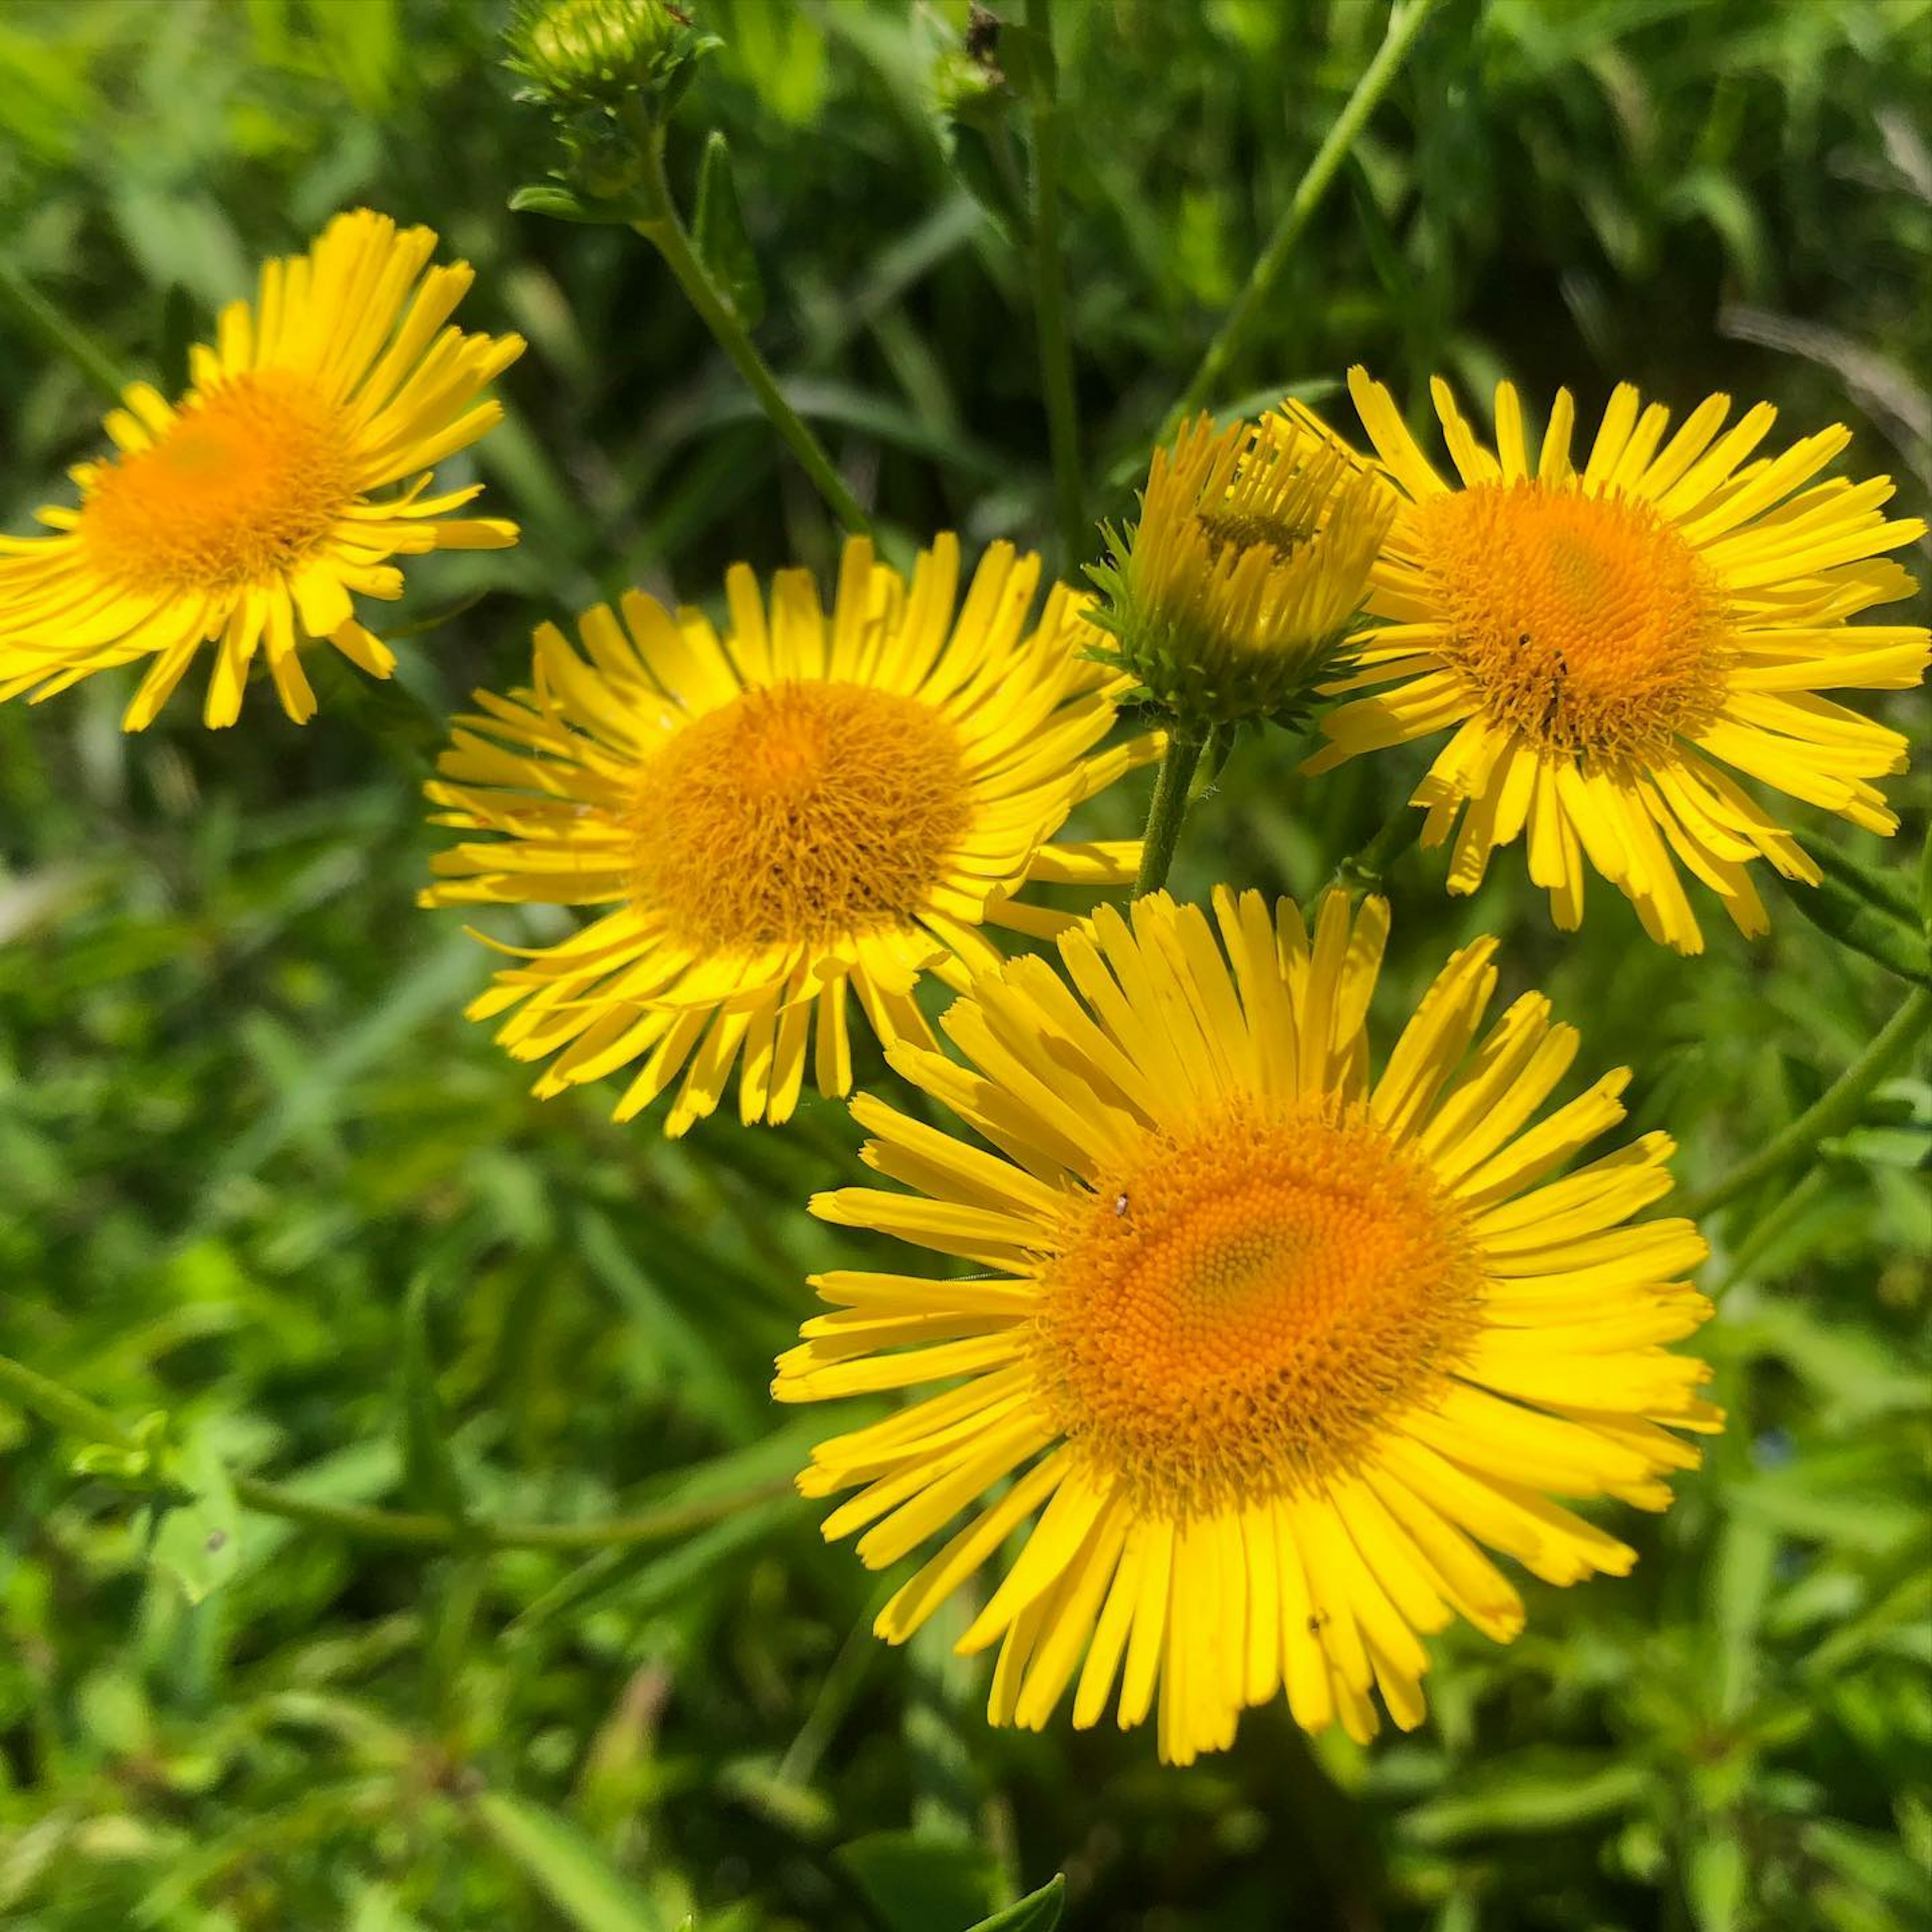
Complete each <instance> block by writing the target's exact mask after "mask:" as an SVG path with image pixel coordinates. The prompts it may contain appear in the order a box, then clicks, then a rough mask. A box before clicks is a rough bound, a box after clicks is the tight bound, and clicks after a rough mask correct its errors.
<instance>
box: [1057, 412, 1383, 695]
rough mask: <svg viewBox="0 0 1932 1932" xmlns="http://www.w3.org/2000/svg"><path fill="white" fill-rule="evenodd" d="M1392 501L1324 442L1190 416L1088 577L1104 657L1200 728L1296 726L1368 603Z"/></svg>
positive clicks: (1285, 426) (1318, 435) (1316, 434)
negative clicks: (1131, 519) (1094, 588)
mask: <svg viewBox="0 0 1932 1932" xmlns="http://www.w3.org/2000/svg"><path fill="white" fill-rule="evenodd" d="M1394 514H1395V499H1394V494H1393V493H1392V492H1391V491H1390V490H1388V488H1387V487H1386V486H1385V484H1383V483H1382V480H1381V479H1380V478H1379V476H1377V475H1376V474H1375V473H1374V472H1373V470H1372V469H1370V468H1369V467H1368V466H1365V465H1364V464H1363V463H1361V461H1360V460H1358V458H1355V457H1354V456H1352V455H1350V453H1349V452H1348V451H1347V450H1346V449H1343V448H1342V447H1341V446H1340V445H1339V444H1337V443H1336V442H1335V441H1334V439H1333V438H1332V437H1329V436H1328V435H1327V434H1325V432H1321V431H1319V430H1318V431H1311V429H1310V428H1309V427H1308V426H1307V425H1304V424H1303V423H1301V422H1295V421H1291V420H1290V419H1289V418H1288V417H1286V416H1280V415H1271V416H1265V417H1264V418H1262V420H1261V421H1260V422H1238V423H1235V424H1233V425H1231V426H1230V427H1229V428H1226V429H1225V430H1218V431H1217V429H1216V428H1214V423H1213V422H1212V420H1211V419H1210V418H1208V417H1207V416H1199V417H1197V418H1196V419H1195V421H1194V422H1192V423H1190V425H1188V426H1187V428H1185V429H1184V430H1183V431H1181V434H1180V436H1179V437H1178V439H1177V440H1176V441H1175V444H1174V446H1173V448H1172V449H1160V450H1157V451H1156V452H1154V463H1153V466H1152V467H1151V469H1150V470H1149V472H1148V485H1147V488H1146V490H1145V492H1144V493H1142V497H1141V514H1140V520H1139V523H1137V524H1136V525H1133V526H1131V527H1130V529H1128V530H1127V532H1126V533H1125V534H1124V535H1122V534H1121V533H1120V532H1116V531H1115V530H1114V529H1112V528H1109V529H1107V530H1106V533H1105V534H1106V539H1107V546H1108V549H1109V553H1110V559H1109V562H1106V563H1104V564H1102V565H1098V566H1097V567H1096V568H1093V569H1092V570H1091V571H1089V572H1088V574H1089V575H1091V577H1093V579H1094V582H1095V583H1097V585H1099V586H1100V590H1101V592H1102V595H1103V598H1104V600H1105V601H1104V602H1103V605H1102V607H1100V609H1099V610H1096V611H1095V613H1094V622H1096V623H1097V624H1099V625H1102V626H1103V628H1106V630H1107V631H1109V632H1110V633H1111V634H1112V635H1111V639H1110V640H1109V643H1107V644H1106V646H1105V647H1104V648H1105V654H1106V656H1107V658H1109V661H1112V662H1115V663H1117V664H1119V666H1120V667H1121V669H1122V670H1124V671H1125V672H1127V673H1128V674H1129V675H1130V676H1132V677H1133V678H1134V679H1136V681H1137V682H1138V683H1139V685H1140V686H1141V687H1142V690H1143V691H1144V692H1145V695H1146V697H1147V698H1148V700H1149V701H1150V702H1151V703H1154V705H1156V706H1158V707H1160V709H1163V710H1165V711H1166V712H1169V713H1171V714H1172V715H1173V716H1174V717H1175V718H1177V719H1181V720H1187V721H1193V722H1194V723H1196V724H1199V725H1203V726H1205V725H1212V724H1229V723H1235V722H1240V721H1245V720H1250V719H1256V718H1281V719H1283V721H1292V719H1293V718H1294V716H1295V714H1296V713H1297V712H1298V710H1299V709H1301V707H1303V706H1305V705H1306V704H1307V702H1308V700H1309V699H1310V697H1311V696H1312V695H1313V691H1314V689H1315V687H1316V685H1317V684H1318V683H1319V681H1320V679H1322V676H1323V675H1324V673H1325V672H1326V671H1327V670H1328V669H1329V667H1330V663H1331V659H1332V658H1333V655H1334V651H1335V649H1336V647H1337V645H1339V644H1340V643H1341V642H1342V640H1343V637H1345V636H1346V634H1347V631H1348V630H1349V625H1351V623H1352V622H1353V621H1354V619H1355V616H1356V613H1357V612H1358V610H1360V609H1361V604H1362V600H1363V598H1364V596H1365V595H1367V589H1368V580H1369V567H1370V565H1371V564H1373V562H1374V561H1375V559H1376V551H1377V550H1378V548H1379V546H1380V544H1381V543H1382V538H1383V536H1384V535H1385V532H1387V530H1388V526H1389V520H1390V518H1391V517H1393V516H1394Z"/></svg>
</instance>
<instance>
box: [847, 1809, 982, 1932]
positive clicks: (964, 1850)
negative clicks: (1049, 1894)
mask: <svg viewBox="0 0 1932 1932" xmlns="http://www.w3.org/2000/svg"><path fill="white" fill-rule="evenodd" d="M835 1857H836V1858H837V1859H838V1863H839V1864H841V1866H843V1867H844V1869H845V1870H846V1871H847V1872H848V1873H850V1874H851V1876H852V1878H853V1881H854V1882H856V1884H857V1885H858V1887H859V1890H860V1891H862V1893H863V1894H865V1901H866V1903H868V1905H869V1906H871V1908H872V1910H873V1912H874V1913H875V1914H876V1915H877V1918H878V1920H879V1922H880V1924H881V1925H882V1926H883V1927H885V1928H886V1932H934V1928H935V1927H940V1926H947V1925H958V1926H972V1925H976V1924H978V1923H979V1921H981V1920H982V1919H983V1918H985V1917H986V1914H987V1912H988V1911H989V1909H991V1907H992V1903H993V1900H994V1898H995V1895H996V1891H997V1888H998V1883H999V1878H998V1872H997V1870H995V1866H994V1864H993V1861H992V1856H991V1855H990V1854H989V1852H986V1850H985V1849H983V1847H982V1846H979V1845H977V1844H974V1843H970V1842H967V1841H962V1840H959V1839H956V1838H935V1837H931V1836H928V1835H924V1834H922V1833H919V1832H874V1833H872V1834H871V1835H870V1836H869V1837H868V1838H855V1839H854V1840H853V1841H852V1842H851V1843H850V1844H845V1845H841V1846H839V1847H838V1851H837V1852H836V1853H835Z"/></svg>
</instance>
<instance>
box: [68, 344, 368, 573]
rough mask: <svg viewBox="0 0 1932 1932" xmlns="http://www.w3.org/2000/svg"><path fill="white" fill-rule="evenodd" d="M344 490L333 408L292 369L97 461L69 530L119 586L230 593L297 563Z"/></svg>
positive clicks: (338, 511)
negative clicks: (74, 528)
mask: <svg viewBox="0 0 1932 1932" xmlns="http://www.w3.org/2000/svg"><path fill="white" fill-rule="evenodd" d="M355 495H356V485H355V475H354V469H353V461H352V458H351V452H350V449H349V447H348V444H347V439H346V437H344V433H343V430H342V425H341V419H340V418H339V416H338V413H337V412H336V411H335V410H334V409H332V407H330V406H329V404H327V403H326V402H325V401H323V399H322V398H320V397H319V396H317V395H316V394H315V393H314V391H313V390H312V389H311V388H310V387H309V386H308V385H307V384H306V383H304V382H303V381H302V380H301V379H300V378H299V377H294V376H290V375H286V374H281V373H279V372H278V371H272V370H263V371H257V372H255V373H253V374H248V375H243V376H238V377H232V378H230V379H229V380H226V381H224V382H223V383H220V385H219V386H217V387H214V388H212V389H209V390H208V391H207V392H205V394H203V395H201V396H199V398H196V400H194V401H192V402H190V404H188V405H187V407H185V408H184V409H183V410H181V413H179V415H178V416H176V418H175V420H174V422H173V423H172V425H170V427H169V428H168V429H167V430H166V431H164V432H163V434H161V435H160V437H159V438H158V439H157V440H156V441H155V443H154V444H153V445H152V446H151V447H150V448H148V449H142V450H135V451H131V452H128V453H127V454H126V455H122V456H120V457H118V458H115V459H114V460H113V461H112V462H110V463H104V464H103V465H102V466H101V468H100V469H99V470H98V472H97V473H96V475H95V477H94V478H93V480H92V486H91V487H90V488H89V491H88V493H87V496H86V501H85V502H84V504H83V507H82V510H81V517H80V535H81V538H82V540H83V542H84V543H85V544H86V547H87V549H88V551H89V555H90V556H91V558H92V562H93V563H94V565H95V568H97V569H98V570H99V571H101V574H102V575H103V576H104V577H107V578H108V579H109V580H110V581H113V582H115V583H120V584H122V585H124V586H126V587H127V588H128V589H134V590H142V591H156V590H170V591H184V590H185V591H195V590H206V591H219V590H236V589H242V587H244V586H247V585H250V584H259V583H266V582H269V581H272V580H274V579H275V578H276V577H284V576H287V575H288V574H291V573H292V572H293V571H296V570H297V569H299V568H300V567H301V565H302V564H303V563H304V562H306V561H307V560H308V558H309V557H310V556H311V555H312V554H313V553H314V551H315V550H316V548H317V546H318V545H319V544H320V543H321V542H322V541H323V539H324V538H326V537H327V536H328V535H329V532H330V531H331V530H332V529H334V528H335V526H336V524H337V523H338V520H339V519H340V518H341V515H342V514H343V512H344V511H345V510H346V509H347V508H348V507H349V505H350V503H351V502H353V500H354V498H355Z"/></svg>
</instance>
